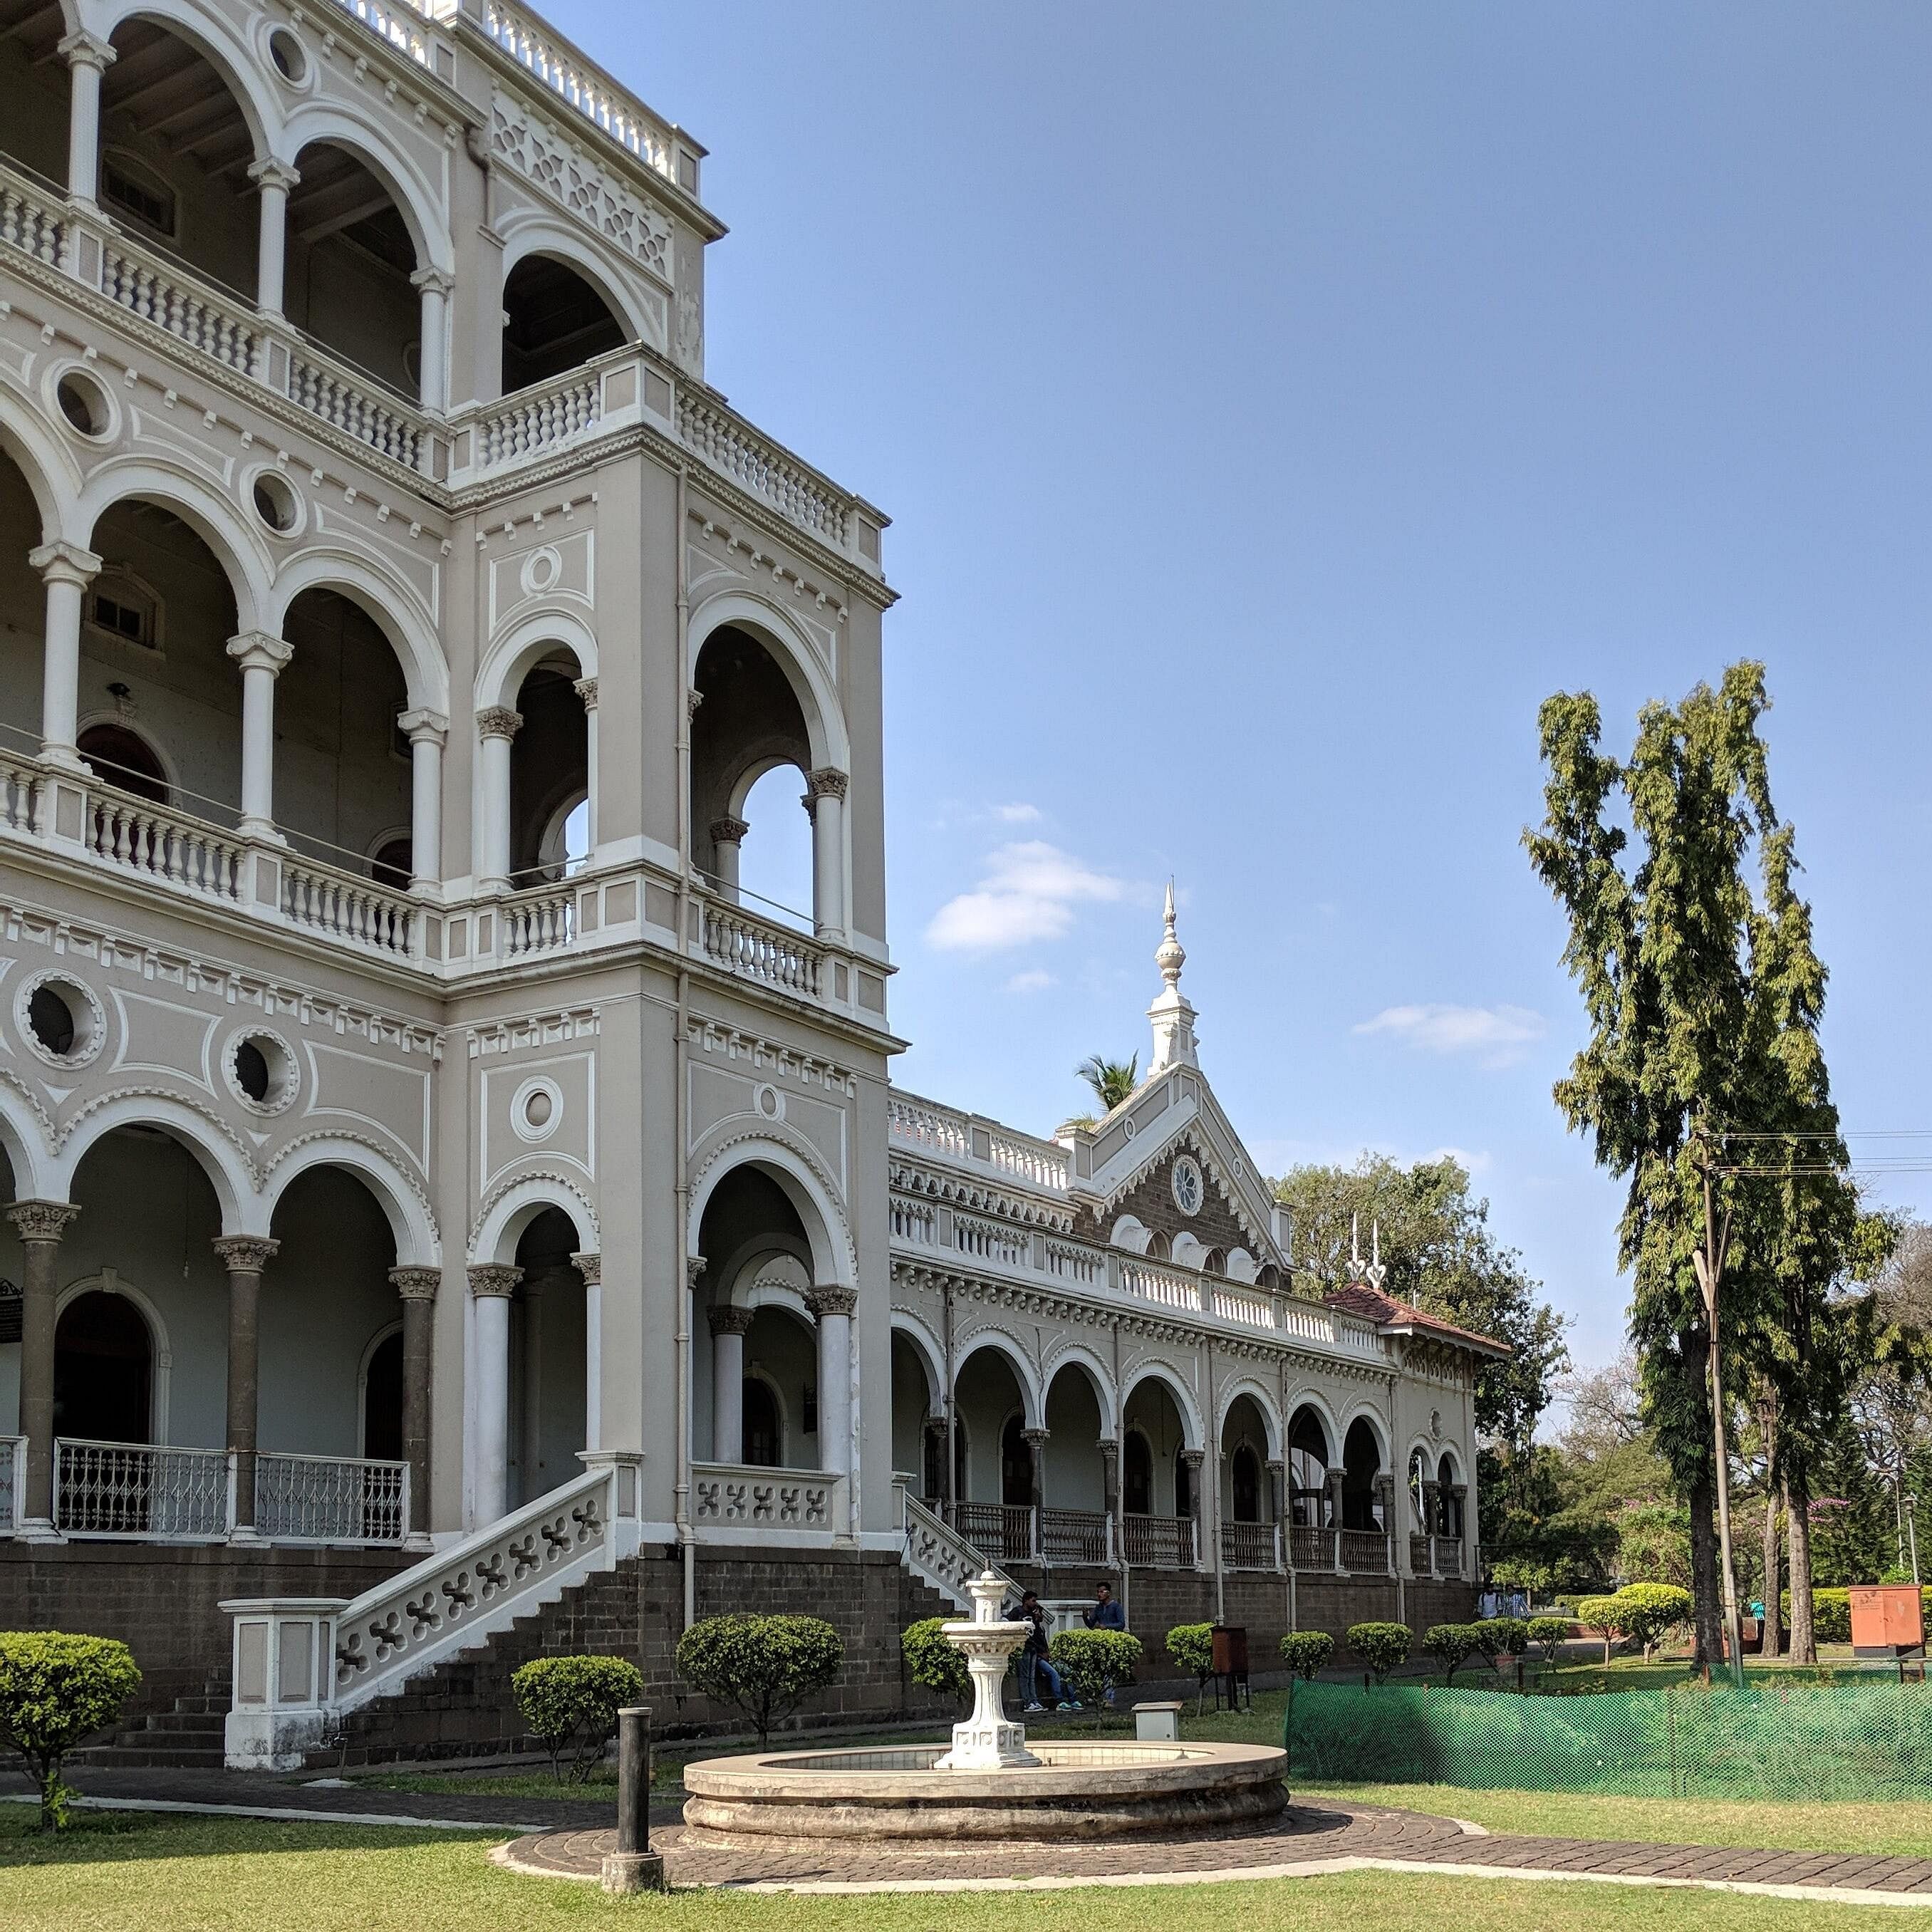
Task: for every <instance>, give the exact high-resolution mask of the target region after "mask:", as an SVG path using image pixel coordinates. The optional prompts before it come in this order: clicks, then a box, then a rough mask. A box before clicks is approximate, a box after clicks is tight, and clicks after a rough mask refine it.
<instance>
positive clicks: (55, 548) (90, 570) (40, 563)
mask: <svg viewBox="0 0 1932 1932" xmlns="http://www.w3.org/2000/svg"><path fill="white" fill-rule="evenodd" d="M101 562H102V559H101V558H99V557H98V556H95V553H93V551H92V550H83V549H82V548H81V547H80V544H71V543H68V542H65V541H59V540H56V541H54V542H52V543H46V544H40V546H39V547H37V549H34V550H29V551H28V553H27V564H28V568H30V569H31V570H34V571H37V572H38V573H39V575H40V581H41V582H42V583H73V584H78V585H79V586H80V588H81V589H83V590H84V589H86V587H87V586H88V585H89V584H90V583H92V582H93V581H94V580H95V578H96V577H98V576H99V575H100V574H101Z"/></svg>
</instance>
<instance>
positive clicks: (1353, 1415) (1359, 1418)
mask: <svg viewBox="0 0 1932 1932" xmlns="http://www.w3.org/2000/svg"><path fill="white" fill-rule="evenodd" d="M1358 1422H1366V1423H1367V1424H1368V1425H1369V1430H1370V1434H1372V1435H1373V1436H1374V1437H1375V1439H1376V1456H1377V1457H1379V1459H1380V1467H1381V1468H1382V1470H1383V1472H1385V1473H1387V1472H1391V1471H1393V1470H1394V1469H1395V1463H1394V1460H1393V1458H1392V1457H1391V1454H1390V1445H1391V1442H1392V1441H1393V1438H1392V1437H1391V1435H1390V1433H1389V1428H1388V1424H1387V1423H1386V1422H1385V1421H1384V1420H1383V1419H1382V1412H1381V1411H1380V1410H1379V1409H1377V1408H1376V1406H1375V1404H1374V1403H1372V1402H1358V1403H1356V1404H1355V1406H1353V1407H1352V1409H1349V1412H1348V1414H1347V1415H1346V1417H1345V1418H1343V1423H1342V1437H1341V1439H1342V1442H1343V1445H1344V1446H1345V1447H1346V1445H1347V1442H1348V1440H1349V1430H1352V1428H1354V1427H1355V1424H1357V1423H1358Z"/></svg>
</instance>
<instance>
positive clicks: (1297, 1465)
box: [1288, 1409, 1331, 1529]
mask: <svg viewBox="0 0 1932 1932" xmlns="http://www.w3.org/2000/svg"><path fill="white" fill-rule="evenodd" d="M1288 1483H1289V1521H1290V1522H1291V1523H1293V1524H1294V1525H1295V1527H1296V1528H1297V1529H1328V1528H1329V1527H1331V1526H1330V1524H1329V1522H1328V1435H1327V1433H1326V1432H1325V1430H1323V1428H1322V1418H1320V1417H1319V1415H1316V1413H1315V1412H1314V1410H1313V1409H1297V1410H1296V1411H1295V1424H1294V1427H1292V1429H1291V1430H1289V1438H1288Z"/></svg>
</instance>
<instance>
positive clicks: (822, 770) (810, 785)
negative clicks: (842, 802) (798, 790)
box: [805, 765, 852, 799]
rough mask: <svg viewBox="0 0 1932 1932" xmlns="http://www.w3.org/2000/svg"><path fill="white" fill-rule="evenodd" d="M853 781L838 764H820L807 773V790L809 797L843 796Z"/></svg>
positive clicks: (806, 794) (806, 793)
mask: <svg viewBox="0 0 1932 1932" xmlns="http://www.w3.org/2000/svg"><path fill="white" fill-rule="evenodd" d="M851 782H852V781H851V779H850V777H849V776H847V774H846V773H845V772H841V770H840V769H838V766H836V765H820V766H819V767H818V769H817V770H816V771H810V772H806V773H805V796H807V797H808V798H814V799H819V798H843V797H844V796H845V790H846V787H847V786H848V785H849V784H850V783H851Z"/></svg>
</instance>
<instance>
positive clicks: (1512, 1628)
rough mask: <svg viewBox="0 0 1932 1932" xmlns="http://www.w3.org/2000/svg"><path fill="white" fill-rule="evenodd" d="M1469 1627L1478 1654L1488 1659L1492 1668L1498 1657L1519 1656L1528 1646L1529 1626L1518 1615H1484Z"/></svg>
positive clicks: (1492, 1668) (1494, 1666) (1493, 1668)
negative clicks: (1474, 1637)
mask: <svg viewBox="0 0 1932 1932" xmlns="http://www.w3.org/2000/svg"><path fill="white" fill-rule="evenodd" d="M1470 1628H1471V1629H1472V1630H1473V1631H1475V1633H1476V1639H1477V1643H1476V1648H1477V1653H1478V1655H1480V1656H1482V1657H1486V1658H1488V1659H1489V1664H1490V1669H1491V1670H1495V1668H1496V1661H1497V1660H1498V1659H1499V1658H1503V1657H1520V1656H1521V1655H1523V1652H1525V1651H1526V1650H1527V1649H1529V1625H1527V1624H1526V1623H1525V1622H1523V1619H1522V1618H1520V1617H1484V1618H1483V1619H1481V1621H1480V1622H1476V1623H1474V1624H1472V1625H1470Z"/></svg>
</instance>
